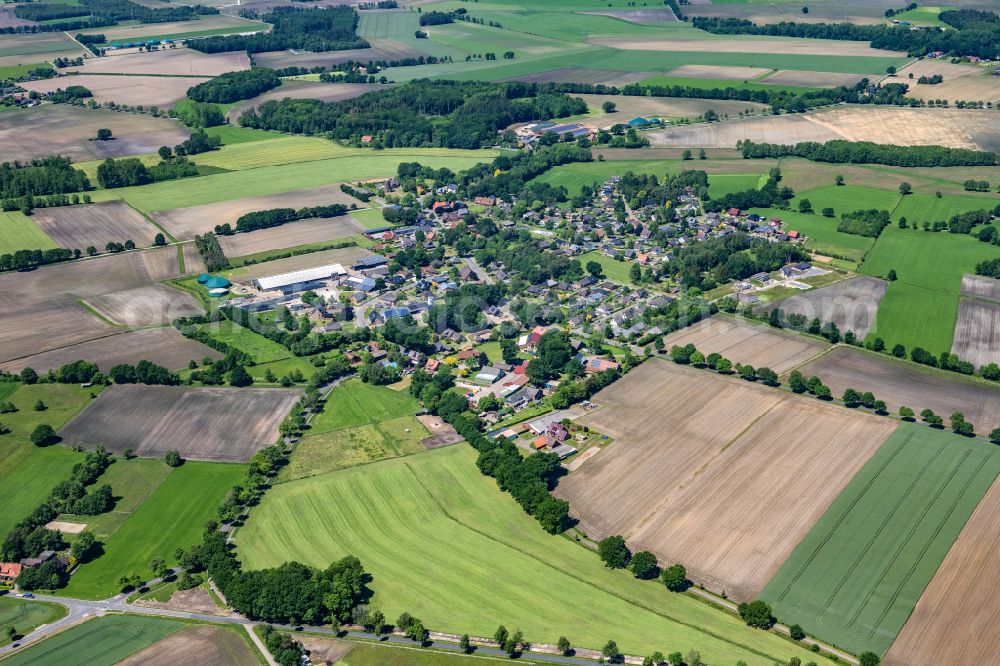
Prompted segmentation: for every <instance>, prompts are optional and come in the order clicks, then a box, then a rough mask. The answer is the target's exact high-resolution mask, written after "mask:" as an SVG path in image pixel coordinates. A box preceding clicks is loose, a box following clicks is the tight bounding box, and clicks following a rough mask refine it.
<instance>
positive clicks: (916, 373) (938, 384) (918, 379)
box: [802, 347, 1000, 433]
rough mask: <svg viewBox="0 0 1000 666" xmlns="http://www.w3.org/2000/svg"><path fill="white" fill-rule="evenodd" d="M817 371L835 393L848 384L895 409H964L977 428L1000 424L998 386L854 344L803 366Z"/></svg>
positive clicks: (937, 411)
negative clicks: (909, 361) (871, 350)
mask: <svg viewBox="0 0 1000 666" xmlns="http://www.w3.org/2000/svg"><path fill="white" fill-rule="evenodd" d="M802 374H803V375H805V376H807V377H808V376H809V375H817V376H819V378H820V379H822V380H823V383H824V384H826V385H827V386H829V387H830V390H831V391H833V394H834V395H838V396H839V395H842V394H843V392H844V389H847V388H854V389H856V390H858V391H871V392H872V393H874V394H875V397H876V398H879V399H881V400H884V401H885V402H886V405H888V407H889V409H890V410H891V411H897V410H898V409H899V408H900V407H901V406H903V405H905V406H907V407H910V408H911V409H913V410H914V411H915V412H916V413H917V414H919V413H920V412H921V411H922V410H923V409H928V408H929V409H932V410H934V413H935V414H937V415H939V416H942V417H944V418H945V420H947V419H948V417H949V416H951V414H952V413H953V412H962V413H963V414H964V415H965V418H966V420H968V421H970V422H971V423H972V424H973V425H974V426H975V427H976V432H978V433H989V432H990V431H991V430H993V429H994V428H996V427H997V426H1000V386H996V385H992V384H988V383H986V382H982V381H976V380H974V379H967V378H965V377H963V376H961V375H956V374H954V373H948V372H944V371H940V370H934V369H933V368H924V367H923V366H918V365H916V364H914V363H908V362H905V361H900V360H897V359H894V358H892V357H889V356H884V355H882V354H876V353H874V352H868V351H865V350H863V349H855V348H853V347H835V348H834V349H832V350H830V352H829V353H828V354H825V355H823V356H821V357H820V358H818V359H817V360H815V361H813V362H812V363H809V364H808V365H806V366H805V367H803V368H802Z"/></svg>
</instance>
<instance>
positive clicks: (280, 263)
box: [228, 247, 371, 284]
mask: <svg viewBox="0 0 1000 666" xmlns="http://www.w3.org/2000/svg"><path fill="white" fill-rule="evenodd" d="M370 254H371V252H369V251H368V250H366V249H364V248H362V247H343V248H337V249H334V250H323V251H321V252H310V253H309V254H302V255H299V256H297V257H288V258H286V259H275V260H274V261H265V262H263V263H260V264H254V265H252V266H246V267H244V268H237V269H236V270H234V271H232V272H231V273H229V274H228V276H229V278H230V279H231V280H233V281H234V282H242V283H244V284H246V283H249V282H250V281H251V280H256V279H257V278H261V277H266V276H268V275H278V274H280V273H290V272H292V271H301V270H305V269H307V268H315V267H317V266H325V265H327V264H343V265H344V266H345V267H346V266H350V265H353V264H354V262H355V261H357V260H358V259H360V258H361V257H367V256H368V255H370Z"/></svg>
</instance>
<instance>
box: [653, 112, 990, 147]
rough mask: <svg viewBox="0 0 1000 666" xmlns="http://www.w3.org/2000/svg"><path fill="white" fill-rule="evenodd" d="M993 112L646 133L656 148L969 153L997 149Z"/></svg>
mask: <svg viewBox="0 0 1000 666" xmlns="http://www.w3.org/2000/svg"><path fill="white" fill-rule="evenodd" d="M994 121H995V118H994V117H993V111H991V110H988V109H984V110H974V109H936V108H935V109H911V108H896V107H876V108H863V107H856V106H843V107H836V108H832V109H825V110H822V111H817V112H813V113H806V114H802V115H796V116H787V115H786V116H771V117H760V118H750V119H747V120H742V121H730V122H725V123H713V124H711V125H691V126H689V127H678V128H667V129H664V130H660V131H658V132H650V133H649V134H648V137H649V140H650V141H652V142H653V144H654V145H666V146H672V145H677V146H695V147H706V148H711V147H724V148H731V147H733V146H735V145H736V142H737V141H739V140H740V139H750V140H751V141H754V142H757V143H785V144H788V143H798V142H800V141H831V140H834V139H847V140H849V141H874V142H875V143H893V144H896V145H901V146H917V145H928V144H933V145H942V146H949V147H952V148H970V149H973V150H997V149H998V148H1000V128H998V127H997V124H996V122H994Z"/></svg>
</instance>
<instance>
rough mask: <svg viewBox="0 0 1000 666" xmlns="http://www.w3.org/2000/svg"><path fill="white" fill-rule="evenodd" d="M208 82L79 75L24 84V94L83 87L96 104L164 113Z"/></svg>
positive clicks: (197, 78) (170, 78) (187, 79)
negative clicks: (110, 104) (125, 105)
mask: <svg viewBox="0 0 1000 666" xmlns="http://www.w3.org/2000/svg"><path fill="white" fill-rule="evenodd" d="M204 81H208V78H204V77H192V76H115V75H111V74H79V75H77V76H74V77H72V78H70V77H59V78H54V79H45V80H42V81H26V82H24V83H23V85H22V87H23V88H24V89H25V90H29V91H35V92H39V93H48V92H52V91H54V90H56V89H57V88H66V86H71V85H74V86H84V87H85V88H87V89H89V90H90V92H92V93H94V101H96V102H97V103H98V104H103V103H104V102H115V103H116V104H128V105H129V106H143V107H146V108H148V107H150V106H158V107H160V108H161V109H166V108H169V107H171V106H173V105H174V104H176V103H177V102H179V101H181V100H182V99H184V98H185V96H186V95H187V89H188V88H190V87H191V86H194V85H198V84H199V83H203V82H204Z"/></svg>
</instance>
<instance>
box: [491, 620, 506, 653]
mask: <svg viewBox="0 0 1000 666" xmlns="http://www.w3.org/2000/svg"><path fill="white" fill-rule="evenodd" d="M509 635H510V632H508V631H507V627H505V626H503V625H502V624H501V625H500V626H499V627H497V630H496V631H494V632H493V640H495V641H496V642H497V645H499V646H500V647H501V648H502V647H503V644H504V643H506V642H507V637H508V636H509Z"/></svg>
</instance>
